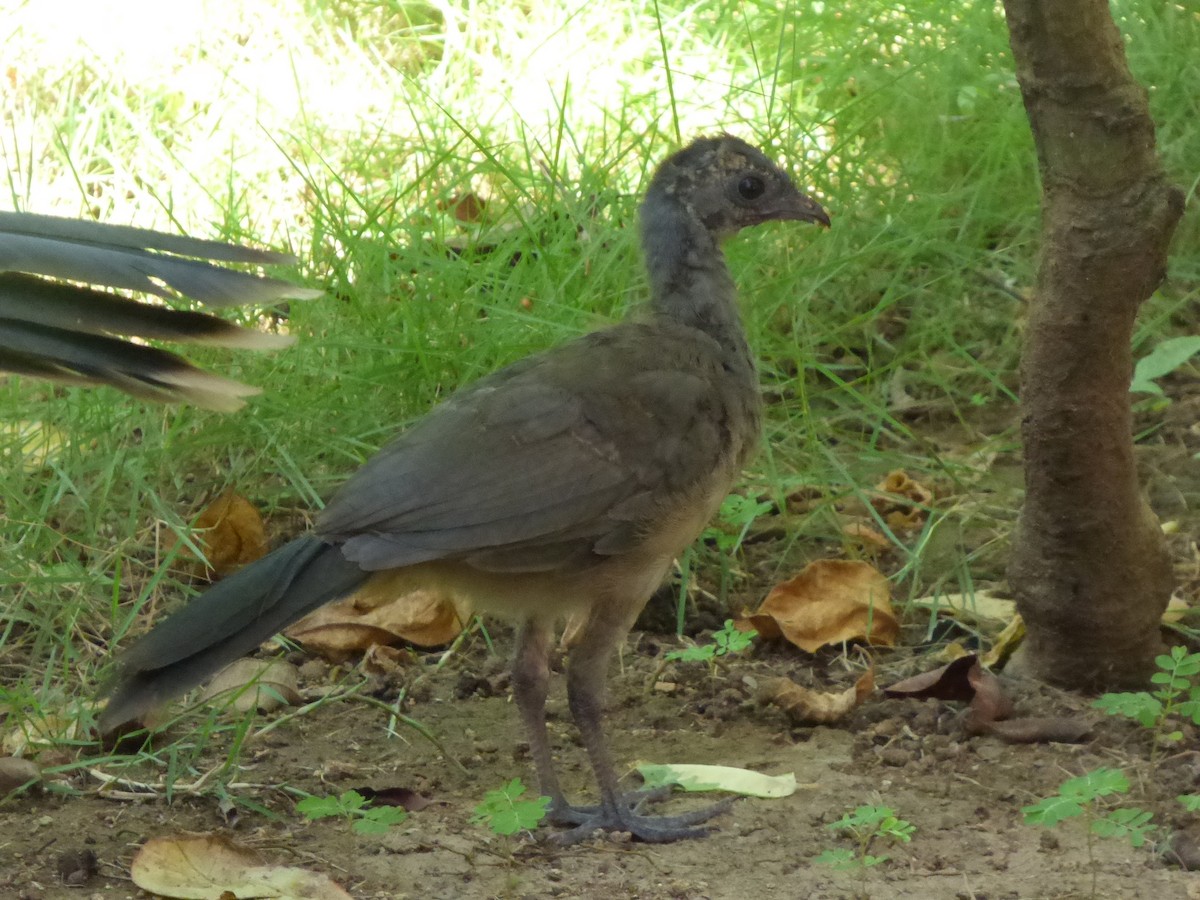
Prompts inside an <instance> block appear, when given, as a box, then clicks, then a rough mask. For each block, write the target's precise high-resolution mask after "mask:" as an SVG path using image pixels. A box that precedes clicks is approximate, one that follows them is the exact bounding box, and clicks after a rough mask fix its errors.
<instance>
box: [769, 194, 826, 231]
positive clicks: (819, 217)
mask: <svg viewBox="0 0 1200 900" xmlns="http://www.w3.org/2000/svg"><path fill="white" fill-rule="evenodd" d="M770 217H771V218H773V219H784V220H787V221H793V222H814V223H816V224H817V225H824V226H825V227H826V228H828V227H829V213H827V212H825V208H824V207H823V206H821V204H820V203H818V202H817V201H816V200H814V199H813V198H812V197H810V196H808V195H807V194H802V193H800V192H799V191H795V192H794V193H790V194H788V196H786V197H784V198H783V199H782V200H781V201H780V203H779V206H778V207H777V208H776V209H774V210H772V211H771V216H770Z"/></svg>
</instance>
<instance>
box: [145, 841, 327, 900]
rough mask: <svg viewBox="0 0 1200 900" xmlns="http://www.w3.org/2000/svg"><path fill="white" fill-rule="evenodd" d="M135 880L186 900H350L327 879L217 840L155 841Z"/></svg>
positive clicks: (153, 890)
mask: <svg viewBox="0 0 1200 900" xmlns="http://www.w3.org/2000/svg"><path fill="white" fill-rule="evenodd" d="M129 874H130V877H131V878H132V879H133V883H134V884H136V885H137V886H138V887H140V888H141V889H142V890H144V891H148V892H149V893H152V894H160V895H162V896H164V897H177V898H185V900H218V898H222V897H226V896H228V897H232V898H238V897H254V898H279V900H284V898H286V900H299V898H304V900H350V895H349V894H348V893H346V892H345V891H344V890H342V889H341V888H340V887H338V885H337V884H336V883H335V882H333V881H332V880H330V879H329V878H328V876H326V875H322V874H321V873H319V872H310V871H308V870H307V869H299V868H294V867H290V866H275V865H270V864H267V863H265V862H264V860H263V858H262V857H261V856H260V855H259V854H258V853H255V852H254V851H252V850H249V849H248V848H246V847H242V846H240V845H238V844H235V843H233V842H232V841H230V840H229V839H227V838H225V837H222V836H220V835H215V834H183V835H176V836H173V837H159V838H151V839H150V840H148V841H146V843H145V844H143V845H142V846H141V849H139V850H138V852H137V853H136V854H135V855H134V857H133V863H132V864H131V865H130V867H129Z"/></svg>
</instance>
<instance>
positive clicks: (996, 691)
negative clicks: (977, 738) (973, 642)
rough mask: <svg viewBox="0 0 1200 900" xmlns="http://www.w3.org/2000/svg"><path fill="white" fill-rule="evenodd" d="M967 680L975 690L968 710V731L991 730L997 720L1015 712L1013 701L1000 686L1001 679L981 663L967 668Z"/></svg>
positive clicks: (980, 731)
mask: <svg viewBox="0 0 1200 900" xmlns="http://www.w3.org/2000/svg"><path fill="white" fill-rule="evenodd" d="M967 681H968V682H969V683H970V685H971V687H972V688H974V690H975V696H974V697H972V698H971V708H970V709H969V710H968V711H967V721H966V723H965V727H966V729H967V731H968V732H972V731H975V730H976V729H978V732H979V733H982V732H985V731H988V730H990V728H991V726H993V725H994V724H995V723H996V722H998V721H1000V720H1001V719H1007V718H1008V717H1009V716H1011V715H1012V714H1013V703H1012V701H1011V700H1010V699H1009V698H1008V697H1007V696H1006V695H1005V693H1004V690H1003V688H1001V686H1000V679H999V678H997V677H996V676H995V675H993V674H992V673H991V672H989V671H988V670H987V669H985V668H983V667H982V666H981V665H979V663H978V662H976V663H975V665H973V666H971V668H970V669H968V670H967Z"/></svg>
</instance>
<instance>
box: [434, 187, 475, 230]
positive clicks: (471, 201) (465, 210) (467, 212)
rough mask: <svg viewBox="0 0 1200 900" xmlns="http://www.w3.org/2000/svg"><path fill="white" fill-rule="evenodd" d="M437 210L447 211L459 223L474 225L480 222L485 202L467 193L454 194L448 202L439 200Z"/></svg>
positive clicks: (469, 192)
mask: <svg viewBox="0 0 1200 900" xmlns="http://www.w3.org/2000/svg"><path fill="white" fill-rule="evenodd" d="M437 206H438V209H440V210H447V211H449V212H450V214H451V215H452V216H454V218H455V219H457V220H458V221H460V222H468V223H471V224H474V223H476V222H482V221H483V216H484V212H485V211H486V210H487V201H486V200H484V199H483V198H482V197H480V196H479V195H478V194H476V193H473V192H472V191H468V192H467V193H465V194H455V195H454V196H453V197H451V198H450V199H449V200H439V201H438V204H437Z"/></svg>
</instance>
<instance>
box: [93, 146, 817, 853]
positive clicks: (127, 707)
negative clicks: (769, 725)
mask: <svg viewBox="0 0 1200 900" xmlns="http://www.w3.org/2000/svg"><path fill="white" fill-rule="evenodd" d="M640 218H641V239H642V247H643V252H644V257H645V262H646V267H647V272H648V275H649V286H650V298H649V302H648V303H647V304H644V305H643V306H642V307H640V308H639V309H638V310H636V311H635V312H634V313H633V314H631V315H630V316H629V317H627V318H626V319H624V320H622V321H620V322H618V323H616V324H614V325H612V326H610V327H608V328H605V329H602V330H599V331H596V332H593V333H590V334H586V335H583V336H581V337H579V338H576V339H574V340H572V341H569V342H567V343H564V344H561V345H558V346H556V347H552V348H550V349H548V350H545V351H542V352H540V353H537V354H535V355H532V356H529V357H527V358H525V359H522V360H519V361H517V362H515V363H513V364H510V365H508V366H507V367H505V368H502V369H500V370H498V371H496V372H493V373H492V374H490V375H488V376H485V377H484V378H482V379H480V380H479V381H476V382H474V383H473V384H470V385H467V386H465V387H463V388H461V389H460V390H458V391H457V392H456V393H454V394H452V395H451V396H450V397H449V398H448V399H447V400H445V401H444V402H442V403H441V404H440V405H438V406H436V407H434V408H433V409H432V410H431V411H430V412H428V413H427V414H426V415H425V416H424V417H423V418H421V419H419V420H417V421H416V423H415V424H413V425H412V426H411V427H409V428H408V429H407V430H405V431H403V432H402V433H401V434H400V435H399V436H398V437H396V438H395V439H394V440H393V441H392V442H391V443H389V444H386V445H385V446H384V447H383V448H382V449H381V450H380V451H379V452H378V453H377V454H376V455H375V456H374V457H372V458H371V459H369V460H368V461H367V462H366V463H365V464H364V465H363V466H362V467H361V468H360V469H359V470H358V471H357V472H356V473H355V474H354V475H352V476H351V477H350V478H349V480H348V481H346V482H345V483H344V484H343V485H342V486H341V488H340V489H339V490H338V491H337V492H336V493H335V495H334V496H333V497H332V499H331V500H330V502H329V503H328V505H327V506H326V507H325V509H324V510H323V511H322V512H321V513H320V515H319V517H318V519H317V522H316V529H315V533H314V534H308V535H304V536H301V537H298V538H295V539H293V540H292V541H291V542H289V543H287V544H285V545H283V546H282V547H280V548H279V549H277V550H274V551H272V552H271V553H269V554H268V555H266V556H264V557H263V558H261V559H260V560H258V561H257V562H254V563H252V564H250V565H248V566H247V567H245V568H243V569H241V570H239V571H238V572H236V573H234V574H233V575H232V576H229V577H227V578H225V579H223V580H222V581H220V582H217V583H216V584H215V585H214V586H212V587H211V588H209V589H208V590H207V591H206V592H205V593H203V594H201V595H200V596H199V597H197V598H195V599H194V600H193V601H192V602H191V603H190V604H188V605H186V606H185V607H183V608H182V609H181V610H180V611H178V612H177V613H175V614H174V615H173V616H172V617H169V618H167V619H166V620H165V621H163V622H162V623H160V624H158V625H157V626H156V627H155V628H154V629H152V630H151V631H150V632H149V633H148V634H146V635H144V636H143V637H141V638H140V639H139V640H138V641H137V642H135V643H134V644H133V645H132V646H131V647H129V649H128V650H126V651H124V653H123V654H122V655H120V657H119V658H118V660H117V661H116V665H115V670H116V675H115V677H114V680H113V681H112V683H111V684H110V685H109V687H108V690H107V691H106V693H107V695H108V703H107V706H106V707H105V708H104V710H103V711H102V713H101V716H100V721H99V725H100V728H101V731H102V732H104V733H111V732H113V731H114V730H115V729H117V728H118V727H119V726H122V725H125V724H126V723H130V722H137V721H139V720H140V717H142V716H144V715H145V714H146V713H147V712H149V711H151V710H153V709H155V708H156V707H158V706H159V705H161V704H162V703H163V702H165V701H166V700H167V699H170V698H172V697H175V696H178V695H180V694H182V693H183V692H185V691H186V690H188V689H190V688H191V687H194V686H196V685H197V684H199V683H200V682H202V681H203V680H204V679H206V678H208V677H209V676H211V675H212V674H213V673H215V672H216V671H217V670H219V669H220V668H222V667H223V666H225V665H227V664H228V663H230V662H232V661H233V660H235V659H237V658H238V657H240V656H242V655H244V654H246V653H249V652H251V651H253V650H254V649H255V648H256V647H258V645H259V644H260V643H261V642H263V641H265V640H267V639H269V638H270V637H271V636H272V635H274V634H275V633H277V632H279V631H281V630H282V629H283V628H285V627H286V626H287V625H289V624H290V623H292V622H294V621H296V620H297V619H299V618H301V617H302V616H304V615H305V614H306V613H308V612H310V611H311V610H314V609H316V608H318V607H320V606H322V605H324V604H326V603H329V602H331V601H333V600H336V599H338V598H340V597H343V596H346V595H347V594H349V593H350V592H352V591H366V592H368V593H372V594H375V593H377V594H378V595H379V596H400V595H401V594H403V593H405V592H407V591H410V590H413V589H415V588H417V587H426V588H434V589H439V588H440V589H442V590H445V591H447V592H449V593H451V594H453V595H455V596H458V597H461V598H465V599H467V600H468V601H469V603H470V605H471V606H472V607H473V608H474V609H475V610H477V611H481V612H485V613H491V614H496V615H499V616H500V617H503V618H507V619H509V620H513V621H515V622H516V623H517V626H518V627H517V636H516V642H515V643H516V650H515V658H514V661H513V669H512V678H511V683H512V689H513V696H514V700H515V705H516V706H517V708H518V710H519V714H520V718H521V720H522V722H523V724H524V727H525V729H526V731H527V733H528V738H529V746H530V755H531V757H532V762H533V765H534V767H535V769H536V773H537V779H538V784H539V787H540V790H541V792H542V794H543V795H545V796H547V797H549V798H550V804H549V807H548V817H549V820H550V822H551V823H555V824H558V825H561V826H565V830H560V831H557V832H555V836H554V839H555V840H557V841H558V842H559V843H563V844H570V843H574V842H576V841H579V840H582V839H584V838H585V837H587V836H588V835H590V834H593V833H594V832H596V831H597V830H604V831H616V832H628V833H630V834H631V835H632V836H633V838H636V839H638V840H642V841H646V842H667V841H674V840H680V839H685V838H693V837H700V836H702V835H703V834H706V833H708V830H709V829H708V828H707V827H702V823H703V822H705V821H707V820H708V819H709V818H711V817H712V816H713V815H715V814H716V812H719V811H720V809H722V808H724V807H723V806H721V805H718V807H716V808H713V809H711V810H698V811H695V812H691V813H684V814H682V815H676V816H662V815H650V814H648V813H645V812H643V809H644V808H645V807H644V804H643V803H642V802H641V801H642V800H643V799H644V797H643V796H642V794H644V793H645V792H631V793H630V794H625V795H623V794H622V793H621V792H620V791H619V789H618V778H617V775H616V770H615V768H614V765H613V760H612V756H611V753H610V750H609V747H608V742H607V739H606V737H605V734H604V730H603V718H602V704H603V690H604V685H605V680H606V672H607V668H608V663H609V661H610V658H611V656H612V654H613V652H614V650H615V648H616V647H617V646H618V645H619V644H620V642H621V641H622V640H623V639H624V637H625V635H626V634H627V632H628V631H629V630H630V628H631V627H632V626H633V623H634V620H635V619H636V618H637V615H638V613H639V612H640V610H641V609H642V607H643V606H644V605H645V604H646V602H647V601H648V599H649V597H650V595H651V593H652V592H653V591H654V589H655V588H656V587H657V586H658V584H659V583H660V582H661V581H662V580H663V579H664V578H665V576H666V575H667V573H668V571H669V569H670V567H671V565H672V563H673V561H674V560H675V558H676V557H677V556H678V555H679V554H681V553H682V552H683V551H684V550H685V549H686V548H687V546H688V545H689V544H690V543H691V542H692V541H694V540H695V539H696V538H697V537H698V536H699V534H700V532H701V531H702V529H703V528H704V526H705V524H706V523H707V522H708V520H709V519H710V518H711V517H712V515H713V514H714V513H715V512H716V510H717V509H718V507H719V505H720V503H721V501H722V499H723V498H724V497H725V496H726V495H727V494H728V492H729V491H730V489H731V487H732V486H733V484H734V482H735V479H736V478H737V477H738V475H739V473H740V471H741V469H742V467H743V466H744V465H745V464H746V462H747V461H748V459H749V458H750V456H751V453H752V452H753V450H754V448H755V446H756V444H757V443H758V439H759V432H760V426H761V409H762V406H761V399H760V391H759V387H758V380H757V375H756V371H755V364H754V360H753V358H752V356H751V351H750V348H749V346H748V343H747V339H746V336H745V333H744V331H743V328H742V325H741V321H740V317H739V313H738V308H737V302H736V300H737V298H736V289H735V286H734V282H733V279H732V277H731V275H730V271H729V268H728V266H727V264H726V261H725V258H724V256H723V253H722V250H721V244H722V242H723V241H724V240H725V239H726V238H729V237H731V236H732V235H734V234H735V233H736V232H738V231H740V230H741V229H743V228H747V227H752V226H756V225H759V224H761V223H764V222H768V221H772V220H795V221H807V222H812V223H817V224H820V225H823V226H828V225H829V216H828V215H827V213H826V212H825V210H824V209H823V208H822V207H821V205H820V204H819V203H817V202H816V201H815V200H813V199H812V198H811V197H809V196H807V195H806V194H803V193H801V192H800V191H799V190H798V189H797V188H796V187H795V185H794V184H793V182H792V180H791V178H790V177H789V175H788V174H787V173H786V172H785V171H784V170H783V169H781V168H780V167H779V166H777V165H776V164H774V163H773V162H771V160H770V159H768V157H767V156H765V155H764V154H763V152H762V151H761V150H759V149H757V148H755V147H754V146H752V145H750V144H749V143H746V142H745V141H743V140H741V139H739V138H736V137H733V136H731V135H727V134H721V135H717V136H713V137H701V138H698V139H696V140H695V141H693V142H692V143H690V144H689V145H688V146H686V147H685V148H683V149H681V150H679V151H677V152H676V153H675V154H673V155H672V156H670V157H669V158H668V159H666V161H665V162H663V163H662V164H661V166H660V167H659V168H658V169H657V171H656V173H655V174H654V176H653V177H652V179H651V182H650V184H649V187H648V189H647V191H646V194H645V198H644V201H643V203H642V205H641V209H640ZM567 617H571V619H572V622H573V626H577V627H573V632H574V638H573V641H574V642H573V644H572V645H571V647H570V649H569V650H568V655H567V661H566V680H567V695H568V706H569V709H570V712H571V715H572V718H573V720H574V723H575V725H576V727H577V728H578V730H579V733H580V737H581V740H582V743H583V746H584V748H585V749H586V752H587V755H588V757H589V759H590V762H591V767H592V770H593V772H594V774H595V778H596V784H597V788H598V792H599V803H598V804H595V805H592V806H573V805H571V804H570V803H569V802H568V800H567V798H566V795H565V794H564V792H563V789H562V787H561V785H560V783H559V780H558V777H557V774H556V772H555V765H554V760H553V758H552V754H551V746H550V740H549V737H548V734H547V730H546V709H545V706H546V698H547V691H548V685H549V678H550V655H551V652H552V649H553V642H554V633H555V632H554V629H555V627H556V624H557V623H558V622H559V621H560V620H563V619H565V618H567Z"/></svg>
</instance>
